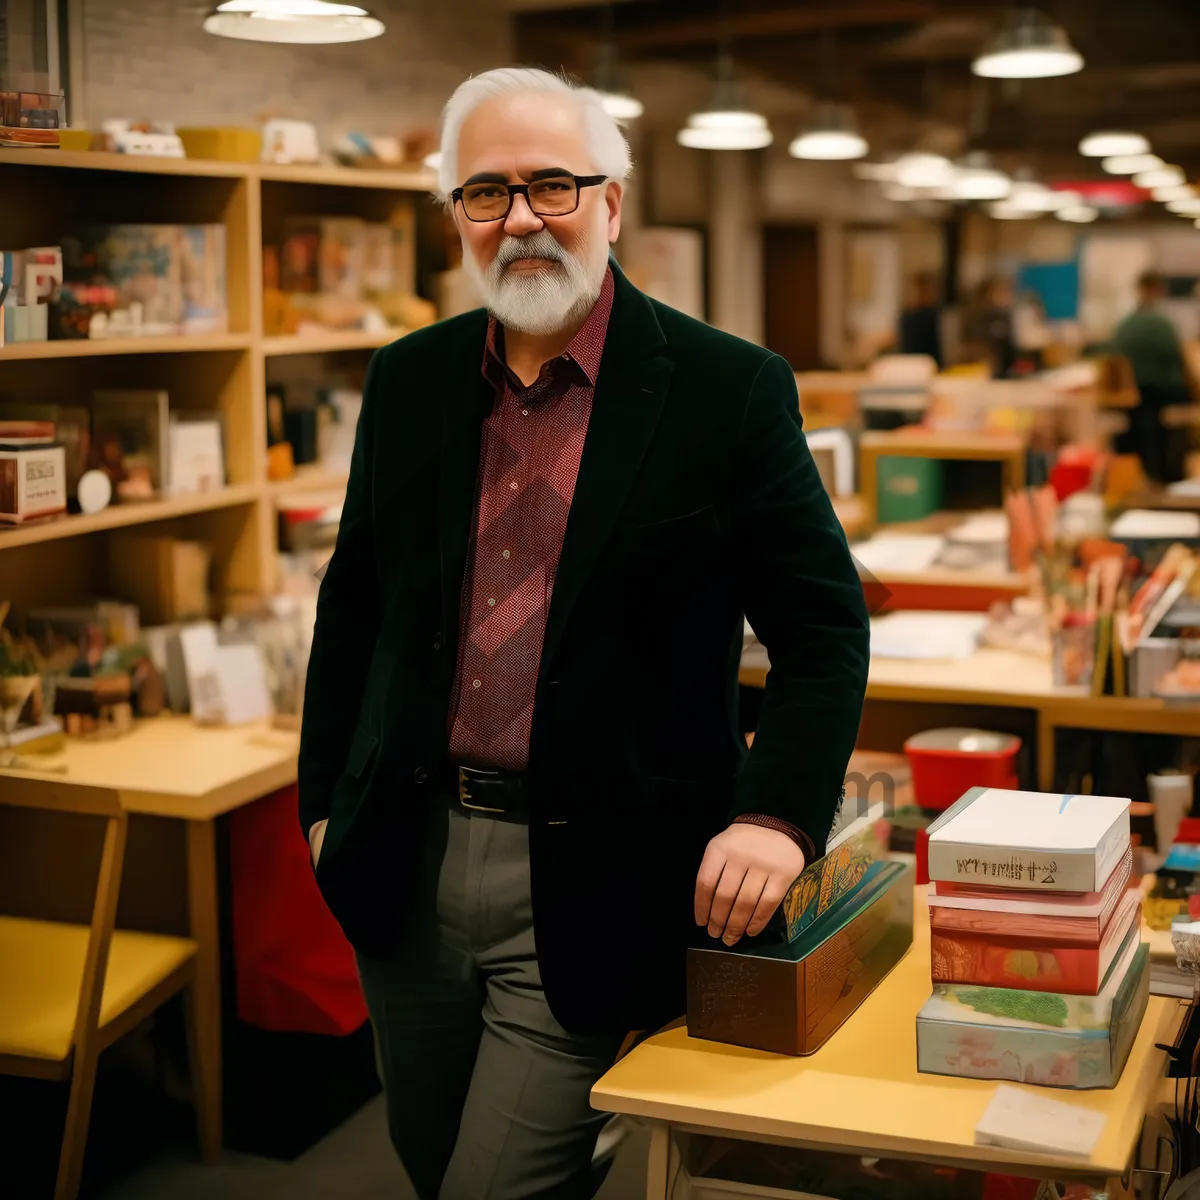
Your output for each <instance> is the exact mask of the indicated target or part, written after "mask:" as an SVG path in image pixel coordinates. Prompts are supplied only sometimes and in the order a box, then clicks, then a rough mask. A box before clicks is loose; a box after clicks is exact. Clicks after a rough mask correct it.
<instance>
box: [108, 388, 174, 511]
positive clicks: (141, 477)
mask: <svg viewBox="0 0 1200 1200" xmlns="http://www.w3.org/2000/svg"><path fill="white" fill-rule="evenodd" d="M169 426H170V400H169V396H168V394H167V393H166V392H165V391H158V390H155V389H149V388H147V389H137V390H129V391H120V390H103V391H98V392H93V393H92V450H91V454H92V458H91V465H92V466H93V467H95V468H97V469H99V470H101V471H103V472H104V473H105V474H106V475H108V477H109V478H110V479H111V480H112V484H113V492H114V493H115V494H116V496H117V498H118V500H120V501H126V502H128V501H138V500H150V499H154V498H155V497H156V496H161V495H164V494H166V493H167V492H169V491H170V487H171V479H170V462H171V460H170V452H169V446H168V430H169Z"/></svg>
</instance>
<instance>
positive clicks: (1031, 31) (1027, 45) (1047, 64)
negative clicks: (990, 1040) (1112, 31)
mask: <svg viewBox="0 0 1200 1200" xmlns="http://www.w3.org/2000/svg"><path fill="white" fill-rule="evenodd" d="M1082 69H1083V56H1082V55H1081V54H1080V53H1079V51H1078V50H1076V49H1075V47H1074V46H1072V45H1071V39H1070V38H1069V37H1067V31H1066V30H1065V29H1063V27H1062V26H1061V25H1056V24H1055V23H1054V22H1053V21H1051V20H1050V18H1049V17H1047V16H1046V15H1045V14H1044V13H1042V12H1039V11H1038V9H1036V8H1031V7H1023V8H1019V9H1015V10H1014V11H1013V12H1012V14H1011V15H1010V16H1009V18H1008V20H1007V21H1006V22H1005V24H1004V28H1003V29H1001V30H1000V32H999V33H997V34H996V36H995V37H994V38H993V39H992V40H991V41H990V42H989V43H988V44H987V46H986V47H985V48H984V51H983V53H982V54H981V55H980V56H979V57H978V58H977V59H976V60H975V61H974V62H973V63H972V64H971V70H972V71H974V72H975V74H976V75H982V76H983V77H984V78H986V79H1049V78H1052V77H1053V76H1056V75H1073V74H1074V73H1075V72H1076V71H1079V70H1082Z"/></svg>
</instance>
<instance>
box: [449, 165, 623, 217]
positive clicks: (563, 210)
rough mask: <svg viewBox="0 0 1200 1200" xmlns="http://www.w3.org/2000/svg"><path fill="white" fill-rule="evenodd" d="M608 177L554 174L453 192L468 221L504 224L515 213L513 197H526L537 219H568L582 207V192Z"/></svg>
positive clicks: (472, 184) (468, 186)
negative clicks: (580, 202)
mask: <svg viewBox="0 0 1200 1200" xmlns="http://www.w3.org/2000/svg"><path fill="white" fill-rule="evenodd" d="M607 178H608V176H607V175H567V174H563V175H551V176H549V177H547V178H546V179H535V180H534V181H533V182H532V183H466V184H463V186H462V187H460V188H455V189H454V191H452V192H451V193H450V199H451V200H452V201H454V202H455V203H456V204H457V203H458V201H460V200H461V201H462V206H463V212H464V213H466V215H467V220H469V221H503V220H504V218H505V217H507V216H508V214H509V213H510V212H511V211H512V206H513V197H514V196H524V197H525V203H526V204H528V205H529V211H530V212H532V213H533V214H534V216H537V217H566V216H569V215H570V214H571V213H573V212H574V211H575V210H576V209H577V208H578V207H579V189H580V188H587V187H595V186H596V185H597V184H599V183H603V182H604V181H605V180H606V179H607Z"/></svg>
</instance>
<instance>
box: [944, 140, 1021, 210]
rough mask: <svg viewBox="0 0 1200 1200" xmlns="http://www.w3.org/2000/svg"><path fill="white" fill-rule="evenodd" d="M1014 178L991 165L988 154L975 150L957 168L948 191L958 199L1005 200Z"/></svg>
mask: <svg viewBox="0 0 1200 1200" xmlns="http://www.w3.org/2000/svg"><path fill="white" fill-rule="evenodd" d="M1011 190H1012V180H1011V179H1009V177H1008V176H1007V175H1005V173H1004V172H1003V171H997V170H996V168H995V167H993V166H992V165H991V162H990V160H989V159H988V156H987V155H986V154H983V153H981V152H979V151H974V152H973V153H971V154H968V155H967V156H966V157H965V158H964V159H963V161H962V164H961V165H960V166H958V167H956V168H955V170H954V174H953V176H952V178H951V180H950V183H949V186H948V191H949V193H950V195H951V196H953V197H954V198H955V199H957V200H1003V199H1004V197H1005V196H1007V195H1008V193H1009V192H1010V191H1011Z"/></svg>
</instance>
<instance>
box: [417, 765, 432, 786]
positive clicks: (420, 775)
mask: <svg viewBox="0 0 1200 1200" xmlns="http://www.w3.org/2000/svg"><path fill="white" fill-rule="evenodd" d="M413 779H414V780H415V781H416V782H417V783H427V782H428V780H429V772H428V771H426V770H425V768H424V767H418V768H417V769H416V770H415V771H414V772H413Z"/></svg>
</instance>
